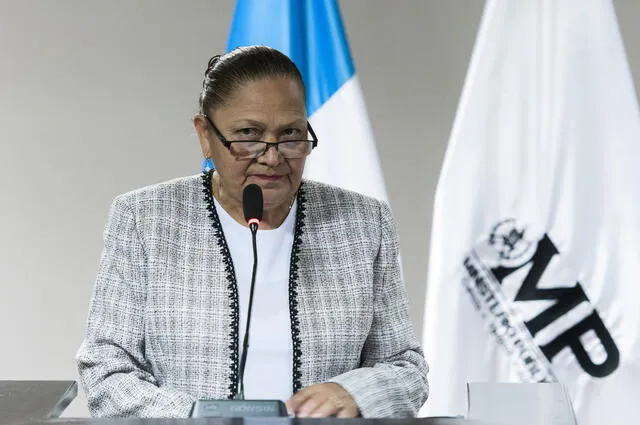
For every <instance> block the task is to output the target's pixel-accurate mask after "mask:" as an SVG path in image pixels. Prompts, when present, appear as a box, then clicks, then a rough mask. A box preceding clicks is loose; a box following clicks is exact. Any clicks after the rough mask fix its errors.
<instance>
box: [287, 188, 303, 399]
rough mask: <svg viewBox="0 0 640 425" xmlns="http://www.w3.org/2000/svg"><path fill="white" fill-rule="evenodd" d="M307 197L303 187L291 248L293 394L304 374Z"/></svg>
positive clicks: (299, 196) (290, 287)
mask: <svg viewBox="0 0 640 425" xmlns="http://www.w3.org/2000/svg"><path fill="white" fill-rule="evenodd" d="M306 201H307V198H306V197H305V194H304V190H303V188H302V185H300V188H299V189H298V210H297V212H296V230H295V233H294V236H293V247H292V248H291V265H290V267H289V315H290V317H291V337H292V339H293V393H294V394H295V393H297V392H298V391H300V387H301V383H300V378H302V372H301V371H300V364H301V357H302V350H301V349H300V320H299V319H298V260H299V257H300V245H301V243H302V234H303V233H304V232H303V228H304V218H305V202H306Z"/></svg>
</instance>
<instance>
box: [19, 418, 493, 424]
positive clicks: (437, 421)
mask: <svg viewBox="0 0 640 425" xmlns="http://www.w3.org/2000/svg"><path fill="white" fill-rule="evenodd" d="M25 425H491V424H489V423H487V422H478V421H473V420H470V419H463V418H411V419H336V418H326V419H298V418H244V419H241V418H231V419H229V418H192V419H145V418H130V419H116V418H113V419H56V420H47V421H32V422H27V423H25Z"/></svg>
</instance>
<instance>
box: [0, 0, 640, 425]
mask: <svg viewBox="0 0 640 425" xmlns="http://www.w3.org/2000/svg"><path fill="white" fill-rule="evenodd" d="M558 1H563V0H558ZM586 1H588V0H586ZM615 4H616V8H617V12H618V16H619V19H620V23H621V26H622V30H623V37H624V39H625V43H626V46H627V52H628V55H629V59H630V62H631V65H632V69H633V71H634V74H635V76H636V81H637V76H638V75H640V39H639V36H640V29H639V27H638V26H637V25H636V22H637V21H638V20H639V19H640V4H639V3H638V2H637V0H617V1H616V2H615ZM340 6H341V8H342V13H343V19H344V22H345V25H346V28H347V33H348V36H349V41H350V45H351V50H352V54H353V57H354V61H355V65H356V70H357V71H358V75H359V78H360V81H361V84H362V88H363V91H364V96H365V99H366V102H367V107H368V111H369V115H370V118H371V121H372V124H373V129H374V132H375V137H376V141H377V145H378V149H379V153H380V157H381V161H382V167H383V171H384V175H385V180H386V184H387V190H388V193H389V197H390V202H391V205H392V208H393V211H394V213H395V217H396V221H397V222H398V227H399V231H400V238H401V245H402V254H403V261H404V269H405V278H406V281H407V287H408V290H409V294H410V302H411V309H412V319H413V321H414V323H415V327H416V331H417V332H418V333H419V334H420V332H421V329H422V313H423V308H424V292H425V286H426V270H427V258H428V243H429V227H430V222H431V208H432V201H433V195H434V190H435V186H436V182H437V178H438V174H439V171H440V165H441V162H442V158H443V155H444V151H445V148H446V143H447V139H448V135H449V130H450V128H451V124H452V121H453V117H454V114H455V109H456V105H457V101H458V97H459V94H460V90H461V87H462V83H463V80H464V76H465V73H466V68H467V65H468V61H469V58H470V54H471V50H472V47H473V42H474V39H475V34H476V30H477V27H478V24H479V19H480V15H481V12H482V7H483V2H482V1H480V0H393V1H392V0H341V1H340ZM233 8H234V2H233V1H232V0H224V1H222V0H217V1H216V0H190V1H188V2H185V1H178V0H174V1H158V0H137V1H135V2H131V1H128V0H110V1H97V0H92V1H87V0H65V1H56V2H54V1H46V0H41V1H34V0H13V1H7V0H0V344H1V345H0V346H1V347H2V349H0V379H76V377H77V372H76V366H75V362H74V356H75V352H76V350H77V348H78V346H79V344H80V341H81V339H82V335H83V332H84V326H85V320H86V314H87V306H88V302H89V298H90V294H91V289H92V286H93V281H94V279H95V273H96V267H97V262H98V258H99V255H100V251H101V247H102V241H101V236H102V230H103V227H104V224H105V220H106V216H107V211H108V208H109V205H110V203H111V200H112V199H113V197H114V196H115V195H117V194H118V193H121V192H124V191H127V190H130V189H134V188H137V187H140V186H144V185H148V184H152V183H155V182H159V181H162V180H166V179H169V178H172V177H177V176H182V175H188V174H195V173H197V172H198V171H199V167H200V152H199V149H198V144H197V139H196V137H195V134H194V132H193V130H192V126H191V121H190V120H191V116H192V114H193V113H195V112H196V99H197V96H198V93H199V90H200V88H201V82H202V74H203V71H204V68H205V66H206V63H207V60H208V58H209V57H210V56H212V55H213V54H216V53H220V52H222V51H223V50H224V48H225V46H226V39H227V33H228V29H229V23H230V19H231V16H232V13H233ZM418 223H420V224H418ZM86 413H87V410H86V407H85V399H84V397H82V396H81V397H80V398H79V399H78V400H77V401H76V402H74V403H73V404H72V405H71V407H70V408H69V409H68V411H67V413H66V415H67V416H83V415H86Z"/></svg>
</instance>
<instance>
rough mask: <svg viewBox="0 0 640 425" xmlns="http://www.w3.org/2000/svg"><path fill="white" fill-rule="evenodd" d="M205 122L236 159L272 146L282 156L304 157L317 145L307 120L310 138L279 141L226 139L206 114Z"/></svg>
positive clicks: (251, 157) (264, 150)
mask: <svg viewBox="0 0 640 425" xmlns="http://www.w3.org/2000/svg"><path fill="white" fill-rule="evenodd" d="M203 116H204V117H205V118H206V120H207V122H208V123H209V125H210V126H211V129H212V130H213V132H214V133H215V134H216V136H217V137H218V139H220V141H221V142H222V144H223V145H224V146H225V147H226V148H227V149H229V152H231V155H233V156H234V157H236V158H237V159H254V158H258V157H259V156H261V155H263V154H265V153H266V152H267V150H268V149H270V148H272V147H274V148H275V149H276V151H278V153H279V154H280V155H282V157H283V158H287V159H295V158H304V157H305V156H307V155H309V154H310V153H311V151H312V150H313V148H315V147H316V146H317V145H318V138H317V137H316V133H315V132H314V131H313V128H311V124H309V122H308V121H307V130H308V132H309V134H310V135H311V140H306V139H303V140H282V141H280V142H265V141H262V140H227V139H226V138H225V137H224V136H223V135H222V133H221V132H220V130H218V128H217V127H216V126H215V124H214V123H213V121H211V119H210V118H209V117H208V116H207V115H204V114H203Z"/></svg>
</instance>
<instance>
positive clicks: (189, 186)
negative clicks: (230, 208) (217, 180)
mask: <svg viewBox="0 0 640 425" xmlns="http://www.w3.org/2000/svg"><path fill="white" fill-rule="evenodd" d="M200 195H202V178H201V176H199V175H194V176H186V177H178V178H175V179H171V180H167V181H164V182H160V183H156V184H153V185H149V186H144V187H141V188H138V189H134V190H131V191H128V192H125V193H122V194H119V195H117V196H116V197H115V199H114V203H117V204H121V203H124V204H127V205H129V206H132V207H134V208H135V207H136V206H140V205H144V204H149V203H158V204H162V203H166V202H172V201H175V202H178V203H180V202H181V201H182V202H188V201H192V200H193V197H194V196H200ZM202 196H204V195H202Z"/></svg>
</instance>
